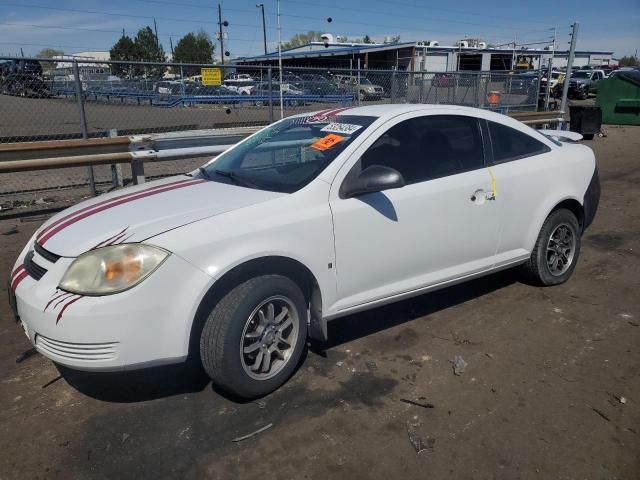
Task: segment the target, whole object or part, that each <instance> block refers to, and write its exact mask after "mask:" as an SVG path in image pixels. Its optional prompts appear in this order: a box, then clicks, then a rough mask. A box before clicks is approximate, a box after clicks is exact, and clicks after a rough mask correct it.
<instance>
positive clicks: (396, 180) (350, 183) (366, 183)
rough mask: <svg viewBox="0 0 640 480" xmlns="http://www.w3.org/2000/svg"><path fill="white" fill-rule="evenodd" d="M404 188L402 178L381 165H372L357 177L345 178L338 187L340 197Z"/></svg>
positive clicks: (395, 171) (394, 171) (391, 169)
mask: <svg viewBox="0 0 640 480" xmlns="http://www.w3.org/2000/svg"><path fill="white" fill-rule="evenodd" d="M404 186H405V181H404V178H403V177H402V174H401V173H400V172H398V171H397V170H395V169H393V168H390V167H384V166H382V165H372V166H370V167H367V168H365V169H364V170H362V171H361V172H360V174H359V175H357V176H354V177H352V178H350V176H347V178H346V179H345V181H344V183H343V184H342V186H341V187H340V197H341V198H351V197H357V196H358V195H364V194H365V193H373V192H382V191H383V190H390V189H392V188H402V187H404Z"/></svg>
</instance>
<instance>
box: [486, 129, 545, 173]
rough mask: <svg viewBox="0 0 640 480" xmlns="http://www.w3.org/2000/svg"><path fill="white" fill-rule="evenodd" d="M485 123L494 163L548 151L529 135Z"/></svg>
mask: <svg viewBox="0 0 640 480" xmlns="http://www.w3.org/2000/svg"><path fill="white" fill-rule="evenodd" d="M487 123H488V124H489V135H490V137H491V146H492V148H493V161H494V163H503V162H509V161H511V160H518V159H520V158H525V157H531V156H533V155H540V154H541V153H545V152H548V151H549V150H550V149H549V147H547V146H546V145H545V144H544V143H542V142H540V141H539V140H536V139H535V138H533V137H532V136H531V135H527V134H526V133H523V132H520V131H518V130H516V129H514V128H511V127H507V126H506V125H502V124H500V123H495V122H487Z"/></svg>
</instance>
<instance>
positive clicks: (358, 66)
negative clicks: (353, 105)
mask: <svg viewBox="0 0 640 480" xmlns="http://www.w3.org/2000/svg"><path fill="white" fill-rule="evenodd" d="M358 105H360V57H358Z"/></svg>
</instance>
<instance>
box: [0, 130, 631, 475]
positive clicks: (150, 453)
mask: <svg viewBox="0 0 640 480" xmlns="http://www.w3.org/2000/svg"><path fill="white" fill-rule="evenodd" d="M606 131H607V133H608V136H607V137H605V138H596V140H594V141H593V142H589V143H590V144H592V146H593V148H594V149H595V151H596V154H597V157H598V160H599V165H600V173H601V179H602V200H601V204H600V210H599V212H598V215H597V217H596V220H595V223H594V224H593V226H592V227H591V228H590V229H589V230H588V231H587V233H586V234H585V237H584V238H583V249H582V254H581V256H580V260H579V265H578V267H577V269H576V272H575V275H574V276H573V278H572V279H571V280H570V281H569V282H568V283H567V284H565V285H562V286H559V287H553V288H535V287H531V286H528V285H525V284H522V283H519V282H518V280H517V279H518V277H517V275H516V273H515V272H512V271H507V272H503V273H500V274H497V275H493V276H490V277H486V278H483V279H480V280H476V281H473V282H471V283H468V284H465V285H460V286H456V287H452V288H449V289H447V290H443V291H440V292H436V293H433V294H428V295H424V296H422V297H418V298H416V299H413V300H410V301H404V302H401V303H398V304H395V305H391V306H387V307H384V308H379V309H376V310H373V311H370V312H365V313H361V314H357V315H353V316H351V317H347V318H344V319H342V320H338V321H335V322H333V323H332V324H330V326H329V335H330V337H331V340H330V343H329V344H328V345H322V346H315V347H314V349H313V351H311V352H309V354H308V355H307V356H306V358H305V360H304V363H303V364H302V365H301V367H300V369H299V370H298V372H297V373H296V374H295V376H294V377H293V378H292V379H291V380H290V381H289V383H288V384H287V385H286V386H284V387H283V388H281V389H280V390H278V391H277V392H275V393H273V394H272V395H270V396H268V397H267V398H264V399H263V400H261V401H256V402H248V403H239V402H237V401H234V400H233V399H229V398H227V397H225V396H223V395H222V394H220V393H218V392H216V391H215V390H214V389H212V387H211V385H210V384H209V383H208V382H207V381H206V379H204V378H203V377H201V376H199V375H197V374H195V373H191V372H188V371H187V370H186V369H184V368H183V367H181V366H174V367H164V368H156V369H149V370H143V371H139V372H131V373H126V374H124V373H120V374H93V375H89V374H80V373H75V372H70V371H64V372H63V374H64V376H63V377H62V378H59V375H60V372H59V371H58V369H56V367H55V366H54V365H53V364H52V363H51V362H50V361H49V360H46V359H45V358H44V357H41V356H39V355H34V356H32V357H30V358H27V359H26V360H24V361H22V362H21V363H16V359H17V358H18V357H19V356H20V355H21V354H22V353H23V352H25V351H27V350H29V348H30V345H29V343H28V341H27V340H26V338H25V337H24V335H23V334H22V332H21V330H20V328H19V327H18V326H17V325H16V324H15V323H13V320H12V318H11V315H10V313H9V308H8V306H7V303H6V300H5V299H6V295H5V293H6V292H2V294H1V299H0V300H1V301H0V322H1V323H0V325H1V326H0V367H1V368H0V404H1V405H2V409H1V410H0V478H1V479H14V478H16V479H17V478H19V479H22V478H34V479H35V478H64V479H71V478H79V479H92V478H96V479H102V478H118V479H122V478H212V479H270V478H278V479H323V480H324V479H327V478H331V479H334V478H345V479H356V478H370V479H401V478H404V479H414V478H415V479H418V478H420V479H425V478H429V479H440V478H452V479H599V480H614V479H615V480H621V479H638V478H640V300H639V297H638V293H639V292H640V273H639V272H640V259H639V255H638V253H639V252H640V205H639V204H638V194H639V191H640V189H639V186H640V165H639V164H638V161H639V158H638V152H640V127H608V128H606ZM23 220H28V219H23ZM41 220H42V219H36V220H35V221H33V220H32V219H31V220H28V221H20V220H19V219H11V220H9V219H5V220H1V221H0V275H5V276H8V274H9V271H10V268H11V266H12V263H13V261H14V259H15V257H16V255H17V253H18V251H19V249H21V248H22V246H23V244H24V243H25V242H26V240H27V238H28V237H29V236H30V235H31V233H32V232H33V231H34V230H35V229H36V228H37V226H38V225H39V222H40V221H41ZM14 227H17V230H18V231H17V233H11V232H12V231H13V230H14ZM456 355H461V356H462V357H463V358H464V360H465V361H466V362H467V363H468V366H467V367H466V369H465V371H464V373H463V374H462V375H459V376H458V375H454V373H453V370H452V363H451V360H452V359H453V358H454V356H456ZM403 399H408V400H412V401H416V402H419V403H423V404H424V403H429V404H432V405H433V408H423V407H420V406H416V405H412V404H409V403H405V402H403ZM269 425H271V427H270V428H268V429H266V430H264V431H262V432H261V433H259V434H257V435H256V436H254V437H252V438H250V439H247V440H245V441H242V442H233V441H232V440H233V439H234V438H236V437H238V436H241V435H245V434H248V433H251V432H254V431H256V430H258V429H260V428H262V427H265V426H269ZM410 437H412V438H413V439H414V441H415V442H416V443H418V442H421V445H422V446H423V448H425V450H424V451H422V452H421V453H416V450H415V449H414V447H413V446H412V443H411V442H410Z"/></svg>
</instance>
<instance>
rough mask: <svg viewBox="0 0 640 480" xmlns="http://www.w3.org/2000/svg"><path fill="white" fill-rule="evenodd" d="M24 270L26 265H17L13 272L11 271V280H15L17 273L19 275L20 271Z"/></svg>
mask: <svg viewBox="0 0 640 480" xmlns="http://www.w3.org/2000/svg"><path fill="white" fill-rule="evenodd" d="M22 270H24V265H20V266H18V267H16V269H15V270H14V271H13V272H11V280H13V279H14V278H15V277H16V275H18V273H20V272H21V271H22Z"/></svg>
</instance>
